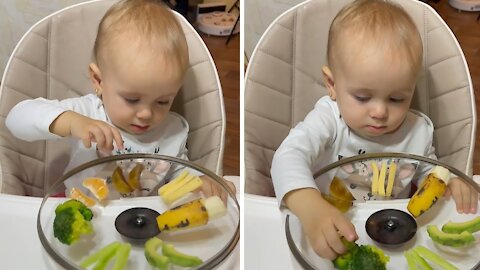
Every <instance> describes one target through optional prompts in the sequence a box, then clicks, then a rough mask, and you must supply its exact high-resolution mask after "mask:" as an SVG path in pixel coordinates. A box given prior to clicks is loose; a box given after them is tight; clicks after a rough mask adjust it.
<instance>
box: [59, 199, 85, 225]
mask: <svg viewBox="0 0 480 270" xmlns="http://www.w3.org/2000/svg"><path fill="white" fill-rule="evenodd" d="M68 208H71V209H73V210H78V211H79V212H80V213H81V214H82V215H83V217H84V218H85V220H89V221H90V220H92V218H93V212H92V210H90V208H88V207H87V206H86V205H85V204H83V203H82V202H81V201H79V200H75V199H71V200H68V201H66V202H64V203H62V204H60V205H58V206H57V208H55V214H57V215H58V214H59V213H60V212H62V211H63V210H64V209H68Z"/></svg>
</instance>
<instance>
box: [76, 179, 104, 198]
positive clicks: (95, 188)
mask: <svg viewBox="0 0 480 270" xmlns="http://www.w3.org/2000/svg"><path fill="white" fill-rule="evenodd" d="M82 184H83V186H84V187H86V188H88V190H90V192H92V194H93V195H94V196H95V198H97V200H99V201H102V200H104V199H105V198H107V196H108V187H107V182H106V181H105V179H102V178H98V177H89V178H87V179H85V180H83V183H82Z"/></svg>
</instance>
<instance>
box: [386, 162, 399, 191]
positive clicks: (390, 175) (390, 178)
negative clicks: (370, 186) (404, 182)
mask: <svg viewBox="0 0 480 270" xmlns="http://www.w3.org/2000/svg"><path fill="white" fill-rule="evenodd" d="M396 172H397V164H396V163H395V162H392V163H391V164H390V169H389V170H388V182H387V190H386V191H385V193H386V194H385V195H387V196H389V197H390V196H392V190H393V183H394V182H395V173H396Z"/></svg>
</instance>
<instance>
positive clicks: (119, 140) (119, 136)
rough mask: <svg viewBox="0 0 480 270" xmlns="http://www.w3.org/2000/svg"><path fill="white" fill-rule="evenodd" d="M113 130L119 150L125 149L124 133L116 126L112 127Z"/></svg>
mask: <svg viewBox="0 0 480 270" xmlns="http://www.w3.org/2000/svg"><path fill="white" fill-rule="evenodd" d="M111 131H112V135H113V140H114V141H115V145H116V146H117V149H118V150H123V138H122V134H120V131H119V130H118V129H117V128H115V127H112V128H111Z"/></svg>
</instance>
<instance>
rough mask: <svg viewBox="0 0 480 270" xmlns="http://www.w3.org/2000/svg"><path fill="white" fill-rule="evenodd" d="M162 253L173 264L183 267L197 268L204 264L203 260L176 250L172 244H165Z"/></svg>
mask: <svg viewBox="0 0 480 270" xmlns="http://www.w3.org/2000/svg"><path fill="white" fill-rule="evenodd" d="M162 253H163V255H165V256H167V257H168V258H169V259H170V261H171V262H172V263H173V264H175V265H178V266H182V267H195V266H199V265H201V264H202V263H203V261H202V259H200V258H199V257H197V256H193V255H188V254H185V253H182V252H180V251H178V250H176V249H175V247H174V246H173V245H172V244H167V243H163V245H162Z"/></svg>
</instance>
